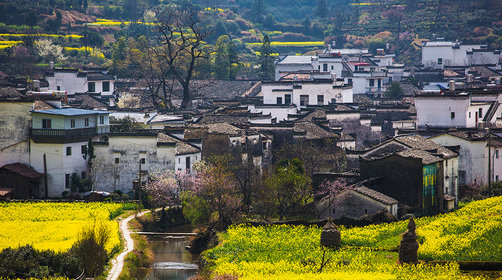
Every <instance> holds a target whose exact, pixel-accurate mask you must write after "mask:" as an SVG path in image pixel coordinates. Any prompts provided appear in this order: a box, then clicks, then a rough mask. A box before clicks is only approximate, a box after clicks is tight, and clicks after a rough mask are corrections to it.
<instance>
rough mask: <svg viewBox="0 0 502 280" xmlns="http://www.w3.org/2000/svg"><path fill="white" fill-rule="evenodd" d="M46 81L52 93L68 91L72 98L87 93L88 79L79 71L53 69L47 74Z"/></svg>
mask: <svg viewBox="0 0 502 280" xmlns="http://www.w3.org/2000/svg"><path fill="white" fill-rule="evenodd" d="M45 79H46V80H47V81H48V82H49V90H51V91H66V92H67V93H68V95H70V96H71V95H74V94H75V93H77V92H86V91H87V84H86V82H87V77H86V75H85V74H84V73H83V72H79V71H78V69H57V68H56V69H52V70H51V71H48V72H46V73H45Z"/></svg>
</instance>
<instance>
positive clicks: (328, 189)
mask: <svg viewBox="0 0 502 280" xmlns="http://www.w3.org/2000/svg"><path fill="white" fill-rule="evenodd" d="M350 189H352V187H351V186H347V182H346V181H345V180H344V179H338V180H334V181H328V180H324V181H323V182H322V184H321V185H319V188H318V190H317V191H316V196H317V197H319V198H323V197H325V196H327V197H328V211H329V215H328V217H330V218H331V213H333V210H332V209H333V206H332V203H334V202H337V201H339V200H340V199H341V198H342V196H341V194H342V193H343V192H344V191H346V190H350ZM323 210H324V209H322V210H321V211H323Z"/></svg>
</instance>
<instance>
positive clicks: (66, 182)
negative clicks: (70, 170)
mask: <svg viewBox="0 0 502 280" xmlns="http://www.w3.org/2000/svg"><path fill="white" fill-rule="evenodd" d="M70 183H71V177H70V174H65V175H64V187H65V188H67V189H69V188H70Z"/></svg>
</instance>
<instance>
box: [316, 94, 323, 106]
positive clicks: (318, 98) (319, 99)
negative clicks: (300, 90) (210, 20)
mask: <svg viewBox="0 0 502 280" xmlns="http://www.w3.org/2000/svg"><path fill="white" fill-rule="evenodd" d="M317 105H324V95H322V94H320V95H318V96H317Z"/></svg>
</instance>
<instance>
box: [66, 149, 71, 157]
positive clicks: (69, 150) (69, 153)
mask: <svg viewBox="0 0 502 280" xmlns="http://www.w3.org/2000/svg"><path fill="white" fill-rule="evenodd" d="M66 155H67V156H71V147H66Z"/></svg>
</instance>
